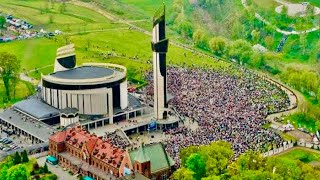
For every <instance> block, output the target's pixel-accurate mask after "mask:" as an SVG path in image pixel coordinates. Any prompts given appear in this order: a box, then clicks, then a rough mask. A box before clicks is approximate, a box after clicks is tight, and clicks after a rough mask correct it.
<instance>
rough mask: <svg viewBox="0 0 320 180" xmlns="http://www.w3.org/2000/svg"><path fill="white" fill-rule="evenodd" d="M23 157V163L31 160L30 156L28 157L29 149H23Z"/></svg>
mask: <svg viewBox="0 0 320 180" xmlns="http://www.w3.org/2000/svg"><path fill="white" fill-rule="evenodd" d="M21 157H22V162H23V163H25V162H29V158H28V154H27V151H26V150H23V151H22V153H21Z"/></svg>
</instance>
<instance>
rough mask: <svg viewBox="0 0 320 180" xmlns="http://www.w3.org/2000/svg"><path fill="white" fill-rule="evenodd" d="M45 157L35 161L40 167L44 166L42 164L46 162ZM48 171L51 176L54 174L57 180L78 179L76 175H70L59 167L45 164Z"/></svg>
mask: <svg viewBox="0 0 320 180" xmlns="http://www.w3.org/2000/svg"><path fill="white" fill-rule="evenodd" d="M46 158H47V156H44V157H40V158H38V159H37V162H38V164H39V165H40V166H44V163H45V162H46ZM47 165H48V169H49V171H51V172H52V173H53V174H56V175H57V176H58V179H59V180H77V179H78V178H77V177H76V175H73V176H72V175H70V174H69V173H68V171H64V170H63V168H62V167H61V166H58V165H55V166H54V165H51V164H49V163H47Z"/></svg>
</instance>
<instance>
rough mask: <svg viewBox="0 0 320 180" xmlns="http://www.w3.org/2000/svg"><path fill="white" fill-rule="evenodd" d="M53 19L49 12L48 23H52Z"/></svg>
mask: <svg viewBox="0 0 320 180" xmlns="http://www.w3.org/2000/svg"><path fill="white" fill-rule="evenodd" d="M53 21H54V17H53V15H52V14H50V15H49V21H48V22H49V24H52V23H53Z"/></svg>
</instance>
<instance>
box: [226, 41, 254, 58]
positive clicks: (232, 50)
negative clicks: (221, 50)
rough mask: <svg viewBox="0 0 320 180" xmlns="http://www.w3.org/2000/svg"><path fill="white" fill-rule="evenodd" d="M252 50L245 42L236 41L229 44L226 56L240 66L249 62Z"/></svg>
mask: <svg viewBox="0 0 320 180" xmlns="http://www.w3.org/2000/svg"><path fill="white" fill-rule="evenodd" d="M252 52H253V50H252V47H251V44H250V43H249V42H247V41H246V40H242V39H238V40H236V41H234V42H233V43H231V45H230V46H229V48H228V55H229V57H230V58H232V59H235V60H236V61H237V62H238V63H240V64H245V63H247V62H248V61H249V60H250V57H251V54H252Z"/></svg>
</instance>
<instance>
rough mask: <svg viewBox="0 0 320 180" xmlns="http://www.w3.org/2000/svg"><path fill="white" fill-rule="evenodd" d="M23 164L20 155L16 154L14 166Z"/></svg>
mask: <svg viewBox="0 0 320 180" xmlns="http://www.w3.org/2000/svg"><path fill="white" fill-rule="evenodd" d="M20 163H21V156H20V155H19V153H18V152H16V154H15V155H14V157H13V164H14V165H16V164H20Z"/></svg>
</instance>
